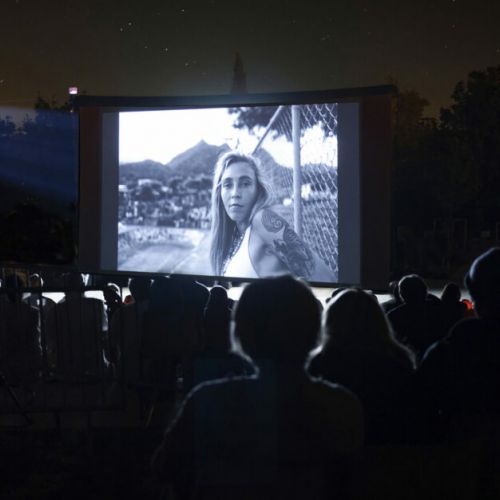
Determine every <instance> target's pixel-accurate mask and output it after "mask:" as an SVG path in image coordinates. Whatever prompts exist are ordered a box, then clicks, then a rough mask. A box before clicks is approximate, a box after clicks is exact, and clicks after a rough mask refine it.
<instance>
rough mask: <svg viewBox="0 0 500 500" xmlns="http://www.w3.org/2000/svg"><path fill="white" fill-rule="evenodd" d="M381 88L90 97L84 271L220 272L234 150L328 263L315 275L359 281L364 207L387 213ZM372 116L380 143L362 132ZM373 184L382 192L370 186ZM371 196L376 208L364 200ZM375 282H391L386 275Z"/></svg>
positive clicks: (84, 111)
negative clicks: (221, 202)
mask: <svg viewBox="0 0 500 500" xmlns="http://www.w3.org/2000/svg"><path fill="white" fill-rule="evenodd" d="M380 90H381V89H378V92H374V94H375V95H371V96H369V98H368V97H366V96H365V97H364V98H363V97H353V96H351V95H347V96H343V95H340V94H341V93H340V94H339V95H337V94H336V93H335V92H333V91H331V92H329V93H324V92H323V93H316V94H314V93H304V94H293V95H291V94H279V95H274V96H272V97H269V98H267V99H264V98H263V96H244V97H239V98H238V99H235V98H234V97H233V98H231V97H230V96H226V97H221V98H211V99H209V98H191V99H189V98H177V99H166V98H91V97H85V98H84V99H83V100H82V101H81V102H80V230H79V233H80V237H79V243H80V244H79V257H80V258H79V263H80V267H81V268H86V269H89V270H99V271H106V272H123V273H128V274H130V273H160V274H187V275H192V276H199V277H200V276H203V277H214V278H216V277H220V275H218V274H217V273H216V272H214V269H213V267H212V265H211V261H210V244H211V241H212V235H211V226H212V224H213V219H214V217H215V216H214V213H212V212H213V211H212V209H211V196H212V189H213V184H214V168H215V165H216V163H217V160H218V159H219V158H220V157H221V156H222V155H224V154H225V153H227V152H230V151H234V152H241V153H243V154H245V155H250V157H251V158H254V159H255V161H256V163H257V164H258V166H259V169H260V172H261V174H262V176H263V178H264V180H265V183H266V185H267V187H268V188H269V193H270V200H269V201H268V205H267V206H268V208H269V209H270V210H272V211H273V212H274V213H275V214H277V215H278V216H279V217H281V218H282V220H283V221H285V222H286V224H287V226H288V227H290V228H291V229H293V231H294V232H295V234H296V235H297V236H298V237H299V238H300V240H301V241H302V242H303V244H304V247H305V248H307V249H308V250H310V252H312V253H313V254H314V255H315V256H317V258H318V259H320V260H321V262H322V264H324V265H325V266H326V269H328V271H329V274H328V277H327V278H325V279H324V280H321V279H320V280H315V282H316V283H317V284H323V285H330V286H331V285H333V284H338V283H349V284H358V285H361V284H363V281H364V280H363V270H364V268H366V265H367V262H365V263H364V262H363V238H364V236H363V234H364V220H363V211H364V209H368V218H370V217H373V216H374V213H373V210H375V212H378V213H381V214H383V215H385V216H388V211H387V207H388V191H387V189H386V188H387V187H388V186H387V184H388V177H387V172H388V164H389V159H390V154H388V152H389V153H390V116H389V110H390V106H388V105H387V103H390V99H388V96H387V89H385V92H380ZM351 94H352V91H351ZM242 101H246V102H242ZM370 103H375V106H373V104H372V106H370ZM371 108H377V109H371ZM371 120H375V121H377V123H376V125H375V127H376V128H375V129H374V132H373V133H372V134H371V135H373V136H378V137H379V140H377V139H375V140H373V139H370V133H369V134H368V136H366V133H367V132H368V130H367V124H368V123H370V121H371ZM375 130H376V132H375ZM381 130H382V131H384V130H386V132H385V135H384V132H382V135H381ZM380 141H381V142H380ZM364 143H365V145H366V146H367V147H368V148H369V147H372V149H373V148H374V146H375V148H374V149H373V151H372V153H371V154H372V155H373V156H372V160H371V167H370V166H368V167H366V166H365V165H363V144H364ZM370 144H371V146H370ZM383 163H387V165H384V164H383ZM364 167H366V168H364ZM370 168H371V170H373V169H374V168H377V169H378V170H379V171H378V173H377V175H378V179H377V180H376V182H375V183H373V182H372V180H370V179H367V178H365V179H364V177H366V175H368V176H370V175H372V174H370V173H369V172H370ZM364 173H366V175H365V176H364ZM384 183H385V187H383V184H384ZM377 185H378V186H379V187H378V189H379V190H380V188H381V187H383V189H385V190H386V191H387V192H386V193H385V194H383V193H382V194H383V196H381V192H378V193H376V192H375V193H372V192H371V191H373V189H372V188H373V187H375V191H376V190H377V187H376V186H377ZM370 186H372V188H370ZM374 194H375V197H374V196H373V195H374ZM364 196H365V199H364V198H363V197H364ZM374 199H376V202H375V205H377V207H374V206H372V207H369V206H367V203H368V205H369V204H370V203H372V202H373V200H374ZM375 216H376V215H375ZM366 222H368V221H366ZM377 225H378V228H379V230H380V233H379V235H378V236H377V237H376V238H374V239H373V241H372V242H371V246H372V248H371V250H370V251H371V252H373V255H374V256H376V255H380V256H382V257H383V258H384V259H388V252H387V251H386V250H382V251H381V250H380V249H377V248H376V245H375V247H374V246H373V242H374V241H376V240H380V236H382V238H383V237H386V236H387V234H384V226H387V225H388V217H387V222H383V223H382V222H381V221H380V220H379V221H377ZM367 234H369V232H368V233H367ZM386 243H387V242H385V243H383V244H386ZM379 246H380V245H379ZM387 246H388V245H387ZM379 265H380V263H379ZM382 267H383V266H382ZM366 269H367V268H366ZM369 274H370V272H368V276H369ZM365 275H366V272H365ZM225 277H226V278H233V279H246V278H249V276H246V275H244V274H242V275H227V274H226V275H225ZM259 277H261V276H259ZM377 279H378V281H379V283H377V284H378V285H380V286H384V285H383V284H382V281H384V284H385V281H386V279H387V275H384V276H383V277H382V276H380V277H379V278H377Z"/></svg>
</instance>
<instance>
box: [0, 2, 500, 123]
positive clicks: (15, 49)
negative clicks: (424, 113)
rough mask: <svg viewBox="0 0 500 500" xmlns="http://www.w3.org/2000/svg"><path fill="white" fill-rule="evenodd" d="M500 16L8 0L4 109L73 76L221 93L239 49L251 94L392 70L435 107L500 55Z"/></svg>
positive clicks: (493, 7)
mask: <svg viewBox="0 0 500 500" xmlns="http://www.w3.org/2000/svg"><path fill="white" fill-rule="evenodd" d="M499 19H500V1H498V0H494V1H490V0H475V1H472V0H438V1H431V0H419V1H417V0H415V1H411V2H409V1H404V0H379V1H377V2H368V1H366V0H363V1H362V0H348V1H347V0H346V1H340V0H337V1H335V0H332V1H321V2H315V1H312V0H305V1H302V2H293V4H291V6H288V3H287V2H283V1H280V2H270V1H268V2H258V1H248V2H247V1H236V0H233V1H232V2H226V1H219V0H204V1H196V2H195V1H185V0H184V1H166V0H163V1H157V0H141V1H129V0H122V1H116V2H111V1H106V0H101V1H97V0H80V1H75V0H1V1H0V46H1V47H2V49H1V50H0V107H6V106H19V107H30V106H31V105H32V104H33V102H34V101H35V99H36V96H37V94H38V92H40V94H41V95H42V96H43V97H45V98H51V97H52V96H54V97H55V98H56V99H57V100H58V101H59V102H61V103H62V102H63V101H64V100H65V99H66V91H67V88H68V86H70V85H77V86H78V87H79V88H80V89H81V90H86V91H87V93H89V94H94V95H189V94H197V95H204V94H225V93H228V92H229V89H230V87H231V79H232V68H233V62H234V58H235V53H236V51H239V52H240V54H241V57H242V59H243V63H244V68H245V71H246V73H247V84H248V85H247V86H248V91H249V92H280V91H295V90H319V89H329V88H330V89H335V88H344V87H356V86H367V85H379V84H385V83H388V82H389V79H390V78H392V79H394V80H396V81H397V82H398V85H399V87H400V88H402V89H415V90H417V91H419V92H420V94H421V95H422V96H424V97H426V98H427V99H428V100H429V101H430V102H431V106H430V107H429V108H428V114H435V113H436V112H437V110H438V109H439V107H441V106H445V105H448V104H449V102H450V101H449V96H450V94H451V92H452V90H453V87H454V85H455V83H457V82H458V81H459V80H462V79H465V78H466V76H467V74H468V73H469V72H470V71H471V70H474V69H479V70H481V69H484V68H486V67H487V66H495V65H499V64H500V25H499ZM1 114H2V109H1V108H0V115H1Z"/></svg>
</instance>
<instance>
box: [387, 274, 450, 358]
mask: <svg viewBox="0 0 500 500" xmlns="http://www.w3.org/2000/svg"><path fill="white" fill-rule="evenodd" d="M398 288H399V295H400V296H401V299H402V300H403V304H402V305H400V306H398V307H396V308H395V309H392V310H391V311H389V313H388V314H387V317H388V318H389V321H390V322H391V325H392V328H393V330H394V333H395V336H396V339H397V340H398V341H399V342H401V343H402V344H404V345H406V346H407V347H409V348H410V349H412V351H413V352H414V353H415V356H416V359H417V364H418V363H419V362H420V360H421V358H422V356H423V354H424V353H425V351H426V350H427V348H428V347H429V346H431V345H432V344H433V343H434V342H436V341H437V340H439V339H441V338H443V337H444V336H445V335H446V332H445V331H443V326H442V317H441V301H440V300H439V299H438V298H437V297H435V296H431V295H430V294H428V290H427V285H426V284H425V282H424V280H423V279H422V278H421V277H420V276H417V275H416V274H410V275H408V276H404V277H403V278H401V280H400V281H399V285H398Z"/></svg>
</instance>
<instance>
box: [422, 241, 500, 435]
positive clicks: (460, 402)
mask: <svg viewBox="0 0 500 500" xmlns="http://www.w3.org/2000/svg"><path fill="white" fill-rule="evenodd" d="M465 285H466V287H467V289H468V290H469V293H470V296H471V298H472V300H473V301H474V308H475V310H476V313H477V318H472V319H465V320H463V321H460V322H458V323H457V324H455V326H454V327H453V328H452V329H451V331H450V333H449V335H448V336H447V337H446V338H445V339H444V340H441V341H440V342H438V343H436V344H435V345H434V346H432V347H431V348H430V349H429V350H428V351H427V353H426V354H425V357H424V359H423V361H422V366H421V367H420V369H419V374H418V375H419V380H420V383H421V384H422V392H423V393H425V394H428V397H429V404H430V405H431V406H432V408H433V409H434V414H435V415H437V414H439V415H440V416H441V417H442V418H441V420H443V425H444V426H445V427H447V426H448V421H449V420H450V419H453V418H455V417H463V416H485V415H493V414H494V415H499V414H500V399H499V397H498V388H499V387H500V357H499V352H500V248H492V249H490V250H489V251H487V252H485V253H484V254H482V255H480V256H479V257H478V258H477V259H476V260H475V261H474V262H473V263H472V265H471V267H470V269H469V272H468V273H467V275H466V278H465Z"/></svg>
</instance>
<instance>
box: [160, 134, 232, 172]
mask: <svg viewBox="0 0 500 500" xmlns="http://www.w3.org/2000/svg"><path fill="white" fill-rule="evenodd" d="M226 151H229V146H228V145H227V144H224V145H222V146H212V145H210V144H207V143H206V142H205V141H200V142H198V144H196V145H194V146H193V147H192V148H189V149H187V150H186V151H184V152H182V153H181V154H179V155H177V156H175V157H174V158H172V160H170V162H169V163H168V168H169V169H171V171H172V172H175V174H176V175H181V176H183V177H184V176H186V177H187V176H195V175H198V174H205V175H213V173H214V167H215V163H216V162H217V159H218V158H219V156H220V155H221V154H223V153H225V152H226Z"/></svg>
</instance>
